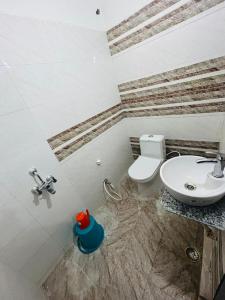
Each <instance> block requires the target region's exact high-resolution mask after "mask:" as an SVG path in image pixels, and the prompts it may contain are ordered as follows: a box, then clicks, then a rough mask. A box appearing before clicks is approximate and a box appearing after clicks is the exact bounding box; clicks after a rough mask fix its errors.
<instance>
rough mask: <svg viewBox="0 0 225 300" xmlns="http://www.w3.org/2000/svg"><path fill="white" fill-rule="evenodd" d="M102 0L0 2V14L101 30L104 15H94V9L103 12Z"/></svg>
mask: <svg viewBox="0 0 225 300" xmlns="http://www.w3.org/2000/svg"><path fill="white" fill-rule="evenodd" d="M103 7H104V1H102V0H95V1H93V0H85V1H82V0H66V1H64V0H40V1H32V0H30V1H29V0H22V1H15V0H8V1H4V0H0V12H1V13H4V14H9V15H14V16H21V17H32V18H36V19H39V20H40V19H41V20H48V21H49V20H51V21H57V22H62V23H69V24H73V25H77V26H82V27H86V28H90V29H96V30H103V29H104V27H105V25H104V14H103V13H102V14H100V15H98V16H97V15H96V13H95V12H96V9H97V8H99V9H100V10H101V11H102V12H103V11H104V8H103Z"/></svg>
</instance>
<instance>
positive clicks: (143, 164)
mask: <svg viewBox="0 0 225 300" xmlns="http://www.w3.org/2000/svg"><path fill="white" fill-rule="evenodd" d="M161 163H162V160H161V159H159V158H152V157H146V156H141V155H140V156H139V157H138V159H137V160H136V161H135V162H134V163H133V164H132V165H131V166H130V168H129V169H128V174H129V176H130V178H131V179H133V180H135V181H137V182H142V183H144V182H148V181H150V180H151V179H152V178H153V177H154V176H155V175H156V173H157V171H158V169H159V167H160V165H161Z"/></svg>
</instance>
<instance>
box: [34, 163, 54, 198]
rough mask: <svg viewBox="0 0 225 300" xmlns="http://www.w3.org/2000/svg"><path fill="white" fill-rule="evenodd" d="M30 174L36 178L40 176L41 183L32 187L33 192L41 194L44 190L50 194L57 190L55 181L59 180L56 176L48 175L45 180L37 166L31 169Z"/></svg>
mask: <svg viewBox="0 0 225 300" xmlns="http://www.w3.org/2000/svg"><path fill="white" fill-rule="evenodd" d="M29 174H30V175H31V176H33V177H34V178H38V179H39V181H40V183H39V184H38V185H37V186H34V187H33V188H32V190H31V191H32V193H33V194H36V195H41V194H42V192H43V191H44V190H46V191H47V192H49V193H50V194H55V193H56V190H55V189H54V185H53V183H55V182H57V179H55V177H54V176H52V175H49V176H47V177H46V179H45V181H44V180H43V179H42V178H41V176H40V175H39V173H38V171H37V169H36V168H33V169H31V170H30V171H29Z"/></svg>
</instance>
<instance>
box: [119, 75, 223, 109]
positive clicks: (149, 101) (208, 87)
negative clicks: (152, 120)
mask: <svg viewBox="0 0 225 300" xmlns="http://www.w3.org/2000/svg"><path fill="white" fill-rule="evenodd" d="M120 97H121V101H122V104H123V108H131V107H137V106H151V105H162V104H171V103H183V102H192V101H199V100H208V99H218V98H225V74H224V75H217V76H214V77H207V78H203V79H197V80H191V81H188V82H182V83H178V84H173V85H169V86H165V87H160V88H154V89H150V90H144V91H140V92H133V93H129V94H124V95H121V96H120Z"/></svg>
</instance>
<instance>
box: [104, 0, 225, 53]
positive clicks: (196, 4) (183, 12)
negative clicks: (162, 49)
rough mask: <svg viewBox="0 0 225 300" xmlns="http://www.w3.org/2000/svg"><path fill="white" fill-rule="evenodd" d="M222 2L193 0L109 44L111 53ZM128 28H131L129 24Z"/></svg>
mask: <svg viewBox="0 0 225 300" xmlns="http://www.w3.org/2000/svg"><path fill="white" fill-rule="evenodd" d="M222 2H224V0H192V1H190V2H188V3H186V4H184V5H182V6H180V7H179V8H177V9H175V10H173V11H172V12H170V13H168V14H166V15H165V16H163V17H161V18H159V19H157V20H156V21H154V22H151V23H150V24H148V25H146V26H144V27H142V28H141V29H139V30H137V31H135V32H133V33H131V34H129V35H128V36H126V37H124V38H121V39H120V40H119V41H117V42H115V43H113V44H111V45H109V48H110V50H111V54H112V55H114V54H117V53H119V52H121V51H123V50H125V49H128V48H130V47H132V46H134V45H136V44H139V43H141V42H143V41H144V40H146V39H149V38H151V37H153V36H154V35H156V34H158V33H160V32H163V31H165V30H167V29H169V28H171V27H173V26H175V25H177V24H180V23H182V22H184V21H186V20H188V19H190V18H192V17H194V16H196V15H198V14H200V13H202V12H204V11H206V10H208V9H209V8H212V7H214V6H215V5H217V4H219V3H222ZM132 20H133V19H132ZM131 23H132V22H131ZM127 28H129V25H128V26H127ZM128 30H129V29H128Z"/></svg>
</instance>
